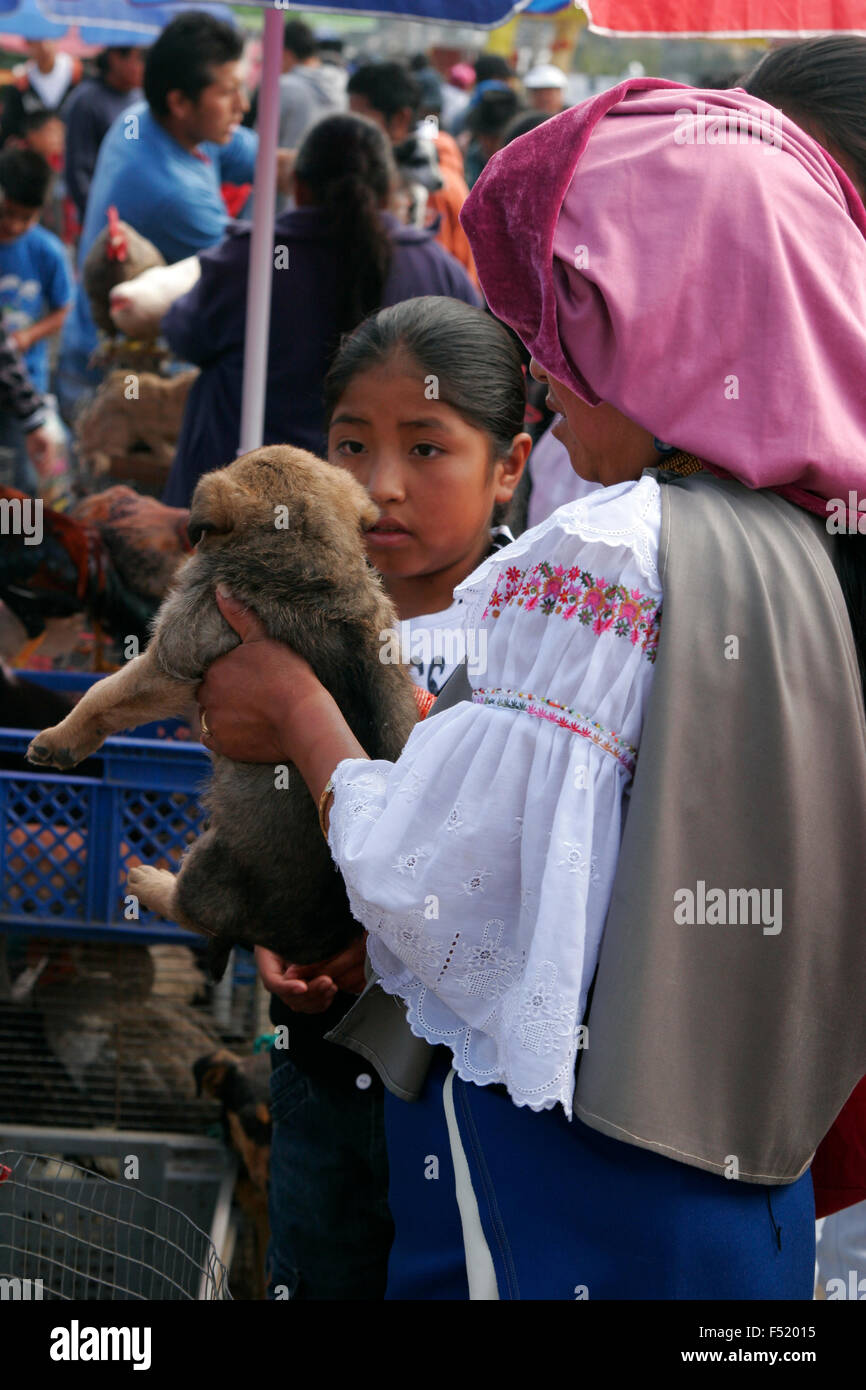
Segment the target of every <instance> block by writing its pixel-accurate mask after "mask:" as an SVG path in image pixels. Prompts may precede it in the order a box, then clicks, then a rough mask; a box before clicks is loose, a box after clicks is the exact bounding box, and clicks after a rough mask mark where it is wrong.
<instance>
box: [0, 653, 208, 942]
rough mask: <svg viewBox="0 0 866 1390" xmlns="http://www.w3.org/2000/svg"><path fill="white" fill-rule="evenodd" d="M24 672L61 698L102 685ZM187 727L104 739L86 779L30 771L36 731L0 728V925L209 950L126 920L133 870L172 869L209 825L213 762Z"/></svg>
mask: <svg viewBox="0 0 866 1390" xmlns="http://www.w3.org/2000/svg"><path fill="white" fill-rule="evenodd" d="M18 674H20V676H21V677H22V679H26V680H31V681H34V682H36V683H37V684H39V685H42V686H45V687H47V688H49V689H52V690H58V691H61V690H62V691H84V690H86V689H88V688H89V687H90V686H91V685H93V684H94V682H95V681H97V680H100V679H102V677H101V676H93V675H86V674H84V673H80V672H77V671H53V672H47V671H21V672H19V673H18ZM185 727H186V726H184V725H183V724H181V723H180V721H178V720H176V719H166V720H164V721H161V722H160V723H158V724H148V725H145V726H143V727H142V728H140V729H137V730H136V731H135V736H134V737H125V736H124V737H116V738H109V739H107V740H106V742H105V744H104V745H103V747H102V748H101V749H100V751H99V752H98V753H97V754H96V755H95V756H94V757H93V758H91V759H88V760H87V763H86V764H82V768H84V769H85V772H84V773H81V772H80V771H79V769H73V771H72V772H69V773H61V772H42V771H35V770H34V769H32V768H31V767H30V764H29V763H27V762H26V761H25V758H24V753H25V751H26V749H27V745H28V744H29V742H30V740H31V739H32V738H33V736H34V734H36V733H38V732H39V730H36V729H31V730H26V729H6V728H0V757H2V760H3V763H4V764H5V767H4V768H0V927H5V928H6V929H7V930H8V929H10V928H13V927H15V928H20V927H22V926H23V927H31V928H37V929H38V930H39V932H40V934H52V935H55V934H56V935H61V936H86V937H88V938H90V939H98V938H105V937H108V938H112V939H115V940H119V939H123V940H128V941H132V942H138V943H140V944H142V945H144V944H148V943H151V942H164V941H169V942H171V941H175V942H184V943H186V944H188V945H196V946H200V945H202V944H203V939H202V937H201V936H199V935H197V934H195V933H192V932H187V931H183V930H182V929H181V928H180V927H177V926H175V925H174V924H172V923H168V922H164V921H163V920H162V918H160V917H157V916H156V915H155V914H154V913H151V912H147V911H145V910H144V909H142V912H141V918H140V920H139V921H137V922H135V921H127V920H126V918H125V917H124V896H125V894H126V874H127V871H128V870H129V869H130V868H131V867H132V866H133V864H136V863H145V864H154V865H156V866H157V867H158V868H166V869H176V868H177V866H178V864H179V862H180V859H181V856H182V854H183V852H184V850H185V849H186V848H187V847H188V846H189V845H190V844H192V842H193V841H194V840H196V839H197V838H198V837H199V835H200V834H201V833H202V831H203V829H204V823H205V815H204V812H203V811H202V810H201V807H200V801H199V797H200V792H201V790H202V787H203V784H204V783H205V781H206V779H207V776H208V773H209V771H210V759H209V758H208V755H207V752H206V750H205V749H204V748H203V747H202V745H201V744H200V743H196V742H194V741H193V740H192V739H188V740H186V741H184V740H183V739H179V738H178V737H177V733H178V731H179V730H181V729H183V728H185ZM10 755H11V759H10ZM10 761H11V766H10ZM19 764H20V765H19Z"/></svg>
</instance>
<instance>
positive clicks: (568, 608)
mask: <svg viewBox="0 0 866 1390" xmlns="http://www.w3.org/2000/svg"><path fill="white" fill-rule="evenodd" d="M513 603H516V604H517V606H518V608H523V609H525V611H526V612H530V611H531V610H533V609H537V610H538V612H539V613H543V614H544V615H545V616H546V617H550V616H551V614H559V615H560V616H561V617H562V618H564V619H565V620H566V622H567V621H568V619H569V618H577V621H578V622H579V623H582V624H583V625H584V626H585V627H591V628H592V631H593V632H594V633H595V635H596V637H600V636H601V634H602V633H603V632H613V633H614V634H615V635H616V636H617V637H627V638H628V639H629V641H630V642H631V644H632V646H634V647H636V646H640V648H641V651H642V652H644V653H645V655H646V658H647V661H655V659H656V651H657V648H658V639H659V626H660V620H661V604H660V602H659V601H658V600H657V599H654V598H652V597H650V596H649V595H647V594H642V593H641V591H640V589H627V588H626V586H625V585H624V584H608V583H607V581H606V580H604V579H597V578H596V577H595V576H594V575H592V574H590V572H589V570H582V569H581V568H580V566H579V565H573V566H572V567H571V569H566V568H565V566H564V565H551V564H550V562H549V561H547V560H542V561H541V562H540V563H539V564H537V565H533V566H532V568H531V569H519V568H518V567H517V565H509V567H508V569H505V570H500V572H499V576H498V578H497V580H496V583H495V585H494V588H493V592H492V593H491V595H490V597H489V598H488V600H487V607H486V608H485V609H484V612H483V613H482V614H481V616H482V618H486V617H488V616H490V617H492V618H498V617H499V616H500V614H501V613H502V610H503V608H507V607H509V606H510V605H511V604H513Z"/></svg>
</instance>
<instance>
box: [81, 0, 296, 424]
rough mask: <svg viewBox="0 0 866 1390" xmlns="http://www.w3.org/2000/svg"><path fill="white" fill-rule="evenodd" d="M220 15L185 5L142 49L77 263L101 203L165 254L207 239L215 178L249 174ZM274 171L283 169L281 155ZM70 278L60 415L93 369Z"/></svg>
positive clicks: (215, 202)
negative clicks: (134, 87)
mask: <svg viewBox="0 0 866 1390" xmlns="http://www.w3.org/2000/svg"><path fill="white" fill-rule="evenodd" d="M242 52H243V39H242V37H241V36H240V34H239V33H238V32H237V30H235V29H234V28H233V27H232V26H231V25H230V24H225V23H223V22H222V21H221V20H217V19H214V18H213V17H212V16H211V15H209V14H199V13H196V12H195V11H188V12H185V13H183V14H181V15H179V16H178V18H177V19H173V20H172V21H171V23H170V24H168V25H167V26H166V27H165V29H163V31H162V33H161V34H160V36H159V38H158V39H157V40H156V42H155V43H154V45H153V47H152V48H151V49H150V50H149V52H148V55H147V62H146V65H145V70H144V94H145V97H146V101H144V102H140V103H138V104H136V105H134V106H131V107H129V108H128V109H127V110H126V111H124V112H122V113H121V114H120V115H119V116H118V117H117V119H116V120H115V122H114V124H113V125H112V126H111V128H110V130H109V131H108V134H107V135H106V136H105V139H104V140H103V142H102V147H101V149H100V151H99V158H98V160H97V163H96V169H95V170H94V174H93V182H92V183H91V185H90V192H89V196H88V200H87V214H86V217H85V220H84V228H83V230H82V234H81V243H80V246H79V253H78V265H79V271H80V269H81V266H82V265H83V264H84V261H85V259H86V257H87V253H88V251H89V250H90V248H91V246H92V245H93V243H94V241H95V240H96V238H97V237H98V236H99V234H100V232H101V231H102V230H103V228H104V227H105V226H106V218H107V213H108V209H109V207H111V206H112V205H113V206H115V207H116V208H117V211H118V214H119V216H120V218H121V219H122V220H123V221H125V222H128V223H129V224H130V226H132V227H134V228H135V230H136V231H137V232H140V233H141V235H142V236H145V237H147V238H148V240H149V241H152V242H153V244H154V245H155V246H156V247H157V248H158V250H160V251H161V252H162V254H163V256H165V259H166V261H168V262H169V263H171V262H173V261H179V260H183V259H184V258H185V257H186V256H192V255H195V253H196V252H197V251H201V250H203V249H204V248H206V247H208V246H213V245H214V243H215V242H217V241H219V239H220V237H221V236H222V235H223V233H224V231H225V229H226V225H227V223H228V221H229V217H228V212H227V210H226V207H225V203H224V202H223V199H222V195H221V192H220V186H221V185H222V184H223V183H249V182H251V181H252V179H253V173H254V168H255V158H256V151H257V148H258V137H257V136H256V135H255V134H254V132H253V131H251V130H247V129H245V128H244V127H243V126H242V125H241V121H242V119H243V116H244V113H245V112H246V111H247V110H248V108H249V103H248V101H247V97H246V93H245V91H244V87H243V81H242V73H241V63H240V58H241V55H242ZM280 169H281V181H282V182H283V183H284V184H285V186H288V185H287V180H288V177H289V174H288V168H287V156H286V155H285V154H284V155H283V157H282V161H281V165H280ZM97 341H98V337H97V331H96V327H95V325H94V323H93V319H92V318H91V315H90V306H89V304H88V302H87V295H86V294H85V292H84V290H83V288H82V287H81V286H80V285H79V289H78V294H77V296H76V302H75V307H74V309H73V311H72V313H71V314H70V316H69V319H68V320H67V323H66V327H65V329H64V333H63V339H62V343H61V355H60V367H59V379H58V394H59V396H60V399H61V405H62V407H63V410H64V413H65V414H66V415H67V418H70V419H71V418H72V415H73V413H74V408H75V404H76V402H77V401H78V400H79V398H80V397H81V396H82V394H84V393H87V392H89V391H92V390H93V389H94V388H95V386H96V385H98V383H99V380H100V374H99V373H98V372H94V371H93V370H91V369H89V368H88V361H89V358H90V355H91V353H92V352H93V350H94V348H95V347H96V345H97Z"/></svg>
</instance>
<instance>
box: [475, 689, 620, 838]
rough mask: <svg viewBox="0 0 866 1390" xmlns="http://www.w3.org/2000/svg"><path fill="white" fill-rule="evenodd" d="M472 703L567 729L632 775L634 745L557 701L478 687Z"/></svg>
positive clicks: (512, 691) (527, 694) (540, 696)
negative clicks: (516, 711) (534, 718)
mask: <svg viewBox="0 0 866 1390" xmlns="http://www.w3.org/2000/svg"><path fill="white" fill-rule="evenodd" d="M472 703H473V704H475V705H496V706H498V707H499V708H500V709H514V710H522V711H523V712H524V713H526V714H533V715H535V717H536V719H547V720H549V721H550V723H551V724H558V725H559V727H560V728H561V729H567V730H568V731H569V732H570V733H572V734H579V735H580V737H581V738H585V739H588V740H589V742H590V743H594V744H595V745H596V747H597V748H600V749H601V750H602V751H603V752H604V753H610V754H611V756H612V757H614V758H616V760H617V762H618V763H621V764H622V766H623V767H624V768H625V769H626V771H627V772H631V773H634V770H635V765H636V761H637V749H636V748H635V747H634V745H633V744H631V743H627V742H626V740H625V739H624V738H623V737H622V736H621V735H620V734H618V733H616V732H615V731H614V730H613V729H606V728H605V726H604V725H603V724H599V723H598V722H597V721H596V720H594V719H587V718H586V717H585V716H584V715H582V714H578V713H577V712H576V711H575V710H573V709H569V707H568V706H567V705H561V704H559V702H558V701H557V700H549V699H547V698H546V697H545V696H544V695H530V694H529V693H528V692H527V691H525V690H510V689H508V688H506V687H505V686H493V687H491V688H490V689H488V690H485V689H484V688H483V687H481V686H480V687H479V688H478V690H473V692H472ZM515 838H517V837H516V836H512V839H515Z"/></svg>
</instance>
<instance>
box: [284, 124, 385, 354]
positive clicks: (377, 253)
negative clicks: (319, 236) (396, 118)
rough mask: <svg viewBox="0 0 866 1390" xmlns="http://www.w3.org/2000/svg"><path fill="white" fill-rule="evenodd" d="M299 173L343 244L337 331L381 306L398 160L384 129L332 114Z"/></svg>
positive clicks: (306, 148) (304, 151) (301, 159)
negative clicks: (387, 217) (387, 216)
mask: <svg viewBox="0 0 866 1390" xmlns="http://www.w3.org/2000/svg"><path fill="white" fill-rule="evenodd" d="M295 177H296V178H297V179H299V180H301V181H302V182H303V183H305V184H306V185H307V187H308V188H309V189H310V191H311V193H312V195H313V197H314V199H315V201H316V203H317V205H318V206H319V207H321V208H322V210H323V212H324V214H325V217H326V220H327V225H328V230H329V232H330V235H331V237H332V239H333V241H334V243H335V244H336V248H337V275H338V281H337V323H336V332H337V335H340V334H343V333H350V332H351V331H352V329H353V328H356V327H357V325H358V324H359V323H360V322H361V320H362V319H363V318H365V317H366V315H367V314H369V313H372V312H373V311H374V310H375V309H378V308H380V306H381V304H382V296H383V294H384V291H385V281H386V280H387V277H388V270H389V268H390V264H391V239H390V237H389V235H388V231H387V228H386V226H385V223H384V221H383V219H382V211H381V210H382V207H383V205H384V204H385V203H386V202H387V199H388V196H389V194H390V192H391V189H392V187H393V184H394V178H395V171H394V163H393V159H392V156H391V152H390V149H389V146H388V142H387V140H386V138H385V136H384V135H383V134H382V132H381V131H380V130H379V127H378V126H376V125H374V124H373V122H372V121H368V120H365V119H364V118H363V117H361V116H353V115H348V114H347V115H335V116H326V117H325V118H324V120H321V121H319V122H318V124H317V125H315V126H313V128H312V130H311V131H310V133H309V134H308V135H307V137H306V139H305V140H304V142H303V144H302V145H301V148H300V150H299V151H298V158H297V163H296V165H295Z"/></svg>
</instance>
